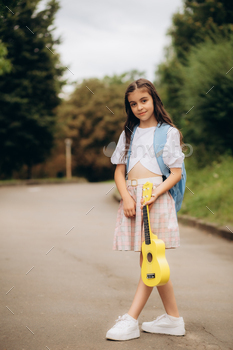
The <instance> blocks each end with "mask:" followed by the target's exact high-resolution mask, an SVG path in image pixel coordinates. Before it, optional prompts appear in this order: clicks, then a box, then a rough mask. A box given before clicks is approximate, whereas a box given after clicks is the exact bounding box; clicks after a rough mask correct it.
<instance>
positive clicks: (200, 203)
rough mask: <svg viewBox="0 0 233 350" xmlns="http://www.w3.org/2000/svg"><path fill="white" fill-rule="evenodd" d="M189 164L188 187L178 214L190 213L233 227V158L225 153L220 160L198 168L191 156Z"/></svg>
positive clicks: (205, 219) (187, 167) (187, 160)
mask: <svg viewBox="0 0 233 350" xmlns="http://www.w3.org/2000/svg"><path fill="white" fill-rule="evenodd" d="M185 167H186V170H187V174H188V176H187V183H186V185H187V187H186V190H185V194H184V201H183V203H182V207H181V210H180V211H179V212H178V217H179V214H180V215H182V214H186V215H190V216H193V217H196V218H199V219H204V221H207V222H213V223H217V224H220V225H224V226H226V225H228V224H229V225H231V226H232V225H233V216H232V207H233V197H232V186H233V180H232V172H233V157H232V156H230V155H221V156H220V157H219V159H218V161H216V160H215V161H213V162H211V163H210V164H209V165H208V166H206V167H204V168H202V169H197V167H196V161H195V159H194V158H193V157H192V156H191V157H190V158H186V159H185ZM207 207H208V208H209V209H210V210H211V211H212V212H211V211H210V210H209V209H208V208H207Z"/></svg>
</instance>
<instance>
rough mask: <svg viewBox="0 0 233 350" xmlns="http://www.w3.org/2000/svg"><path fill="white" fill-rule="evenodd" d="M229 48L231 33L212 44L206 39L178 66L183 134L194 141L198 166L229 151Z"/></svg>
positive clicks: (232, 110) (232, 82)
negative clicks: (180, 77)
mask: <svg viewBox="0 0 233 350" xmlns="http://www.w3.org/2000/svg"><path fill="white" fill-rule="evenodd" d="M232 52H233V36H232V38H231V40H221V41H219V42H218V43H215V44H214V43H213V42H212V41H210V40H208V41H206V42H205V43H201V44H199V45H198V46H196V47H193V48H192V49H191V51H190V54H189V59H188V65H187V66H183V67H182V70H181V74H182V78H183V82H184V84H183V86H182V87H181V88H180V91H179V95H180V100H181V104H182V105H183V107H184V108H185V110H186V113H183V120H184V123H185V128H184V138H187V139H188V140H189V143H193V144H195V150H196V152H195V153H196V155H195V156H196V158H197V159H198V163H199V165H200V166H205V164H206V163H209V162H211V161H213V160H217V158H218V157H219V156H221V155H222V154H224V153H225V152H228V153H230V154H233V139H232V130H233V118H232V115H233V100H232V96H233V69H231V66H232ZM193 106H194V107H193ZM192 107H193V108H192ZM191 108H192V109H191ZM190 109H191V110H190ZM188 110H190V112H188V113H187V111H188ZM205 155H206V156H205Z"/></svg>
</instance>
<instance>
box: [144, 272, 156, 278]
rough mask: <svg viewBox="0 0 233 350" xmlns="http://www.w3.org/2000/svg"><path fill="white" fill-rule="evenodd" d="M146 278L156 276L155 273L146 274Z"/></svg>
mask: <svg viewBox="0 0 233 350" xmlns="http://www.w3.org/2000/svg"><path fill="white" fill-rule="evenodd" d="M146 278H148V279H152V278H155V273H148V274H147V275H146Z"/></svg>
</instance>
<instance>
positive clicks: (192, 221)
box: [113, 189, 233, 241]
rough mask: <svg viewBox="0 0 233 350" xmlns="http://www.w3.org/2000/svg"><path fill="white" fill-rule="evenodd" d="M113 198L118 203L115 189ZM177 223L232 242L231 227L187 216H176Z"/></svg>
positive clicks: (118, 194) (232, 233)
mask: <svg viewBox="0 0 233 350" xmlns="http://www.w3.org/2000/svg"><path fill="white" fill-rule="evenodd" d="M113 198H114V199H115V200H116V201H118V202H120V200H121V196H120V193H119V192H118V190H117V189H115V191H114V193H113ZM178 221H179V222H180V223H182V224H183V225H186V226H191V227H196V228H198V229H200V230H204V231H207V232H210V233H211V234H213V235H217V236H221V237H223V238H225V239H228V240H229V241H233V227H232V228H227V226H220V225H218V224H215V223H211V222H205V221H204V220H201V219H197V218H195V217H192V216H189V215H178Z"/></svg>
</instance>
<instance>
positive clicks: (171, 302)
mask: <svg viewBox="0 0 233 350" xmlns="http://www.w3.org/2000/svg"><path fill="white" fill-rule="evenodd" d="M157 289H158V292H159V295H160V298H161V299H162V302H163V306H164V308H165V311H166V313H167V314H168V315H170V316H174V317H179V311H178V308H177V304H176V298H175V294H174V290H173V285H172V282H171V280H169V281H168V282H167V283H166V284H164V285H163V286H158V287H157Z"/></svg>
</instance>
